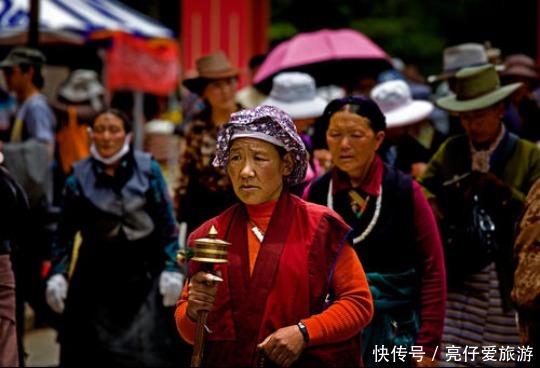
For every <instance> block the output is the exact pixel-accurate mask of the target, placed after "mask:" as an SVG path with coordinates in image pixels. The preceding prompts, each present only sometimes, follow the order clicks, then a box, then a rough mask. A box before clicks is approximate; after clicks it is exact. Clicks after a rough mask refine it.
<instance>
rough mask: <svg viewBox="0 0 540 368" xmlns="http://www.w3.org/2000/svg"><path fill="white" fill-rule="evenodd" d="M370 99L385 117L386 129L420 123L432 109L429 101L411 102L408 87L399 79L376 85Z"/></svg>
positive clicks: (432, 106)
mask: <svg viewBox="0 0 540 368" xmlns="http://www.w3.org/2000/svg"><path fill="white" fill-rule="evenodd" d="M371 98H372V99H373V100H374V101H375V102H376V103H377V105H379V107H380V109H381V111H382V112H383V114H384V116H385V117H386V126H387V128H394V127H400V126H405V125H409V124H414V123H417V122H419V121H422V120H424V119H425V118H427V117H428V116H429V114H431V112H432V111H433V109H434V105H433V103H431V102H430V101H425V100H413V98H412V93H411V89H410V87H409V85H408V84H407V82H405V81H403V80H399V79H398V80H389V81H387V82H383V83H380V84H378V85H376V86H375V87H374V88H373V90H372V91H371Z"/></svg>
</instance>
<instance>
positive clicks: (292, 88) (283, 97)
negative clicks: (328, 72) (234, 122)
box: [261, 72, 326, 119]
mask: <svg viewBox="0 0 540 368" xmlns="http://www.w3.org/2000/svg"><path fill="white" fill-rule="evenodd" d="M261 105H271V106H276V107H279V108H280V109H281V110H283V111H285V112H286V113H287V114H289V116H290V117H291V118H293V119H309V118H316V117H319V116H321V115H322V113H323V111H324V108H325V107H326V100H325V99H323V98H322V97H319V96H318V95H317V87H316V86H315V79H314V78H313V77H312V76H311V75H309V74H306V73H301V72H283V73H280V74H278V75H276V76H275V77H274V79H273V80H272V91H271V92H270V97H269V98H267V99H265V100H264V101H262V102H261Z"/></svg>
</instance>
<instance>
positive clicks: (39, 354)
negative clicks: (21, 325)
mask: <svg viewBox="0 0 540 368" xmlns="http://www.w3.org/2000/svg"><path fill="white" fill-rule="evenodd" d="M32 325H33V311H32V309H31V308H30V307H27V309H26V326H32ZM24 347H25V350H26V354H27V356H26V361H25V364H26V366H27V367H57V366H58V358H59V353H60V346H59V345H58V343H57V342H56V330H54V329H52V328H32V327H30V328H29V329H28V330H27V331H26V332H25V334H24Z"/></svg>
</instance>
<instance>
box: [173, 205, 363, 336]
mask: <svg viewBox="0 0 540 368" xmlns="http://www.w3.org/2000/svg"><path fill="white" fill-rule="evenodd" d="M276 203H277V200H276V201H272V202H268V203H264V204H261V205H256V206H249V205H248V206H246V207H247V212H248V215H249V218H250V219H251V221H252V222H253V223H254V224H255V225H256V226H257V227H258V228H259V229H260V230H261V231H262V232H263V234H264V233H265V232H266V229H267V228H268V224H269V222H270V218H271V216H272V213H273V211H274V207H275V205H276ZM252 227H253V225H251V224H250V223H249V222H248V226H247V231H248V246H249V255H250V257H249V263H250V270H251V272H253V267H254V265H255V260H256V259H257V255H258V253H259V249H260V246H261V244H260V242H259V240H258V239H257V237H256V236H255V234H254V233H253V232H252V231H251V228H252ZM188 282H189V280H186V285H185V286H184V290H183V293H182V297H181V298H180V300H179V301H178V303H177V306H178V308H177V309H176V312H175V315H176V319H177V328H178V331H179V332H180V334H181V335H182V337H183V338H184V340H186V341H187V342H188V343H190V344H193V343H194V341H195V330H196V323H195V322H193V321H192V320H191V319H190V318H189V317H188V316H187V304H188V302H187V297H188V287H187V285H188ZM332 289H333V290H334V291H335V294H336V295H340V300H338V301H336V302H334V303H333V304H332V306H331V307H330V308H328V309H327V310H325V311H324V312H323V313H321V314H317V315H313V316H311V317H310V318H306V319H303V320H302V322H303V323H304V325H305V326H306V329H307V330H308V334H309V345H310V346H312V345H322V344H327V343H332V342H334V341H333V340H332V339H330V338H329V336H332V335H333V331H336V330H339V331H342V333H343V334H345V335H347V336H349V337H350V336H352V335H354V333H355V332H356V331H358V329H359V328H364V327H365V326H366V325H367V324H368V323H369V322H370V320H371V317H372V315H373V304H372V303H371V305H370V310H369V311H365V313H362V314H359V313H356V312H355V308H353V306H352V304H353V303H354V300H351V298H354V297H355V296H356V295H362V296H364V295H365V293H366V292H367V293H369V286H368V284H367V281H366V277H365V275H364V270H363V268H362V266H361V265H360V261H359V260H358V256H357V255H356V253H355V251H354V249H353V248H352V247H349V246H345V247H343V250H342V252H341V254H340V256H339V258H338V260H337V262H336V266H335V270H334V275H333V278H332ZM291 297H292V296H291ZM349 331H351V333H349ZM334 336H335V335H334Z"/></svg>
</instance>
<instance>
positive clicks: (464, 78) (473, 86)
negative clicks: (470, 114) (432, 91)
mask: <svg viewBox="0 0 540 368" xmlns="http://www.w3.org/2000/svg"><path fill="white" fill-rule="evenodd" d="M521 84H522V83H512V84H509V85H506V86H503V87H501V82H500V80H499V75H498V74H497V71H496V69H495V66H494V65H492V64H487V65H482V66H476V67H470V68H464V69H462V70H460V71H459V72H458V73H457V74H456V93H452V94H450V95H449V96H446V97H442V98H439V99H438V100H437V105H439V106H440V107H441V108H443V109H445V110H448V111H452V112H465V111H472V110H479V109H483V108H486V107H488V106H491V105H494V104H495V103H497V102H499V101H501V100H503V99H505V98H506V97H508V96H509V95H510V94H511V93H512V92H514V91H515V90H516V89H518V88H519V87H520V86H521Z"/></svg>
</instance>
